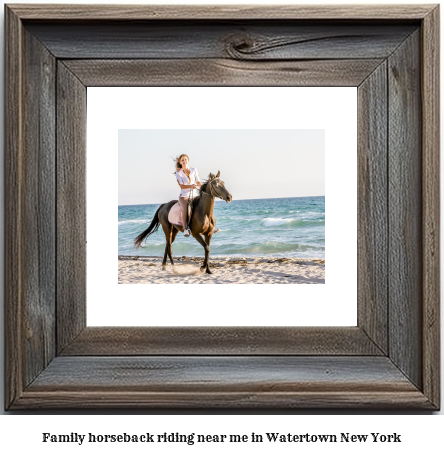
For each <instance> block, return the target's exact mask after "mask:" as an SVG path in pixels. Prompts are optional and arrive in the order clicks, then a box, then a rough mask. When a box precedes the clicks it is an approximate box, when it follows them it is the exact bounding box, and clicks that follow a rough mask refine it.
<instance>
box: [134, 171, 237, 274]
mask: <svg viewBox="0 0 444 456" xmlns="http://www.w3.org/2000/svg"><path fill="white" fill-rule="evenodd" d="M215 198H220V199H222V200H224V201H226V202H227V203H229V202H231V201H232V200H233V197H232V196H231V194H230V193H229V192H228V190H227V189H226V188H225V183H224V182H223V181H222V180H221V179H220V171H219V172H218V173H217V175H216V176H215V175H214V174H211V173H210V174H209V176H208V179H207V180H206V181H204V183H203V184H202V187H201V189H200V195H199V196H197V197H196V198H194V200H193V203H192V204H193V212H192V214H191V220H190V221H189V223H188V226H189V228H190V229H191V235H192V236H193V237H194V239H196V241H197V242H199V244H201V245H202V247H203V248H204V249H205V259H204V262H203V265H202V266H201V268H200V270H201V271H202V272H203V271H204V270H205V274H212V272H211V270H210V266H209V258H210V242H211V236H212V233H213V228H214V227H215V226H216V218H215V217H214V214H213V207H214V200H215ZM176 203H177V200H174V201H170V202H169V203H165V204H162V205H161V206H160V207H159V209H157V211H156V214H155V215H154V218H153V220H152V221H151V224H150V226H149V227H148V228H147V229H146V230H145V231H143V232H142V233H140V234H139V235H138V236H137V237H136V238H135V239H134V247H135V248H136V249H138V248H139V247H140V246H141V244H142V242H143V240H144V239H145V238H146V237H148V236H149V235H150V234H153V233H155V232H156V231H157V230H158V229H159V225H162V228H163V232H164V233H165V239H166V247H165V255H164V256H163V261H162V269H166V262H167V256H168V257H169V258H170V261H171V264H172V265H173V266H174V261H173V250H172V244H173V242H174V239H176V235H177V233H178V232H179V231H181V232H183V230H184V229H183V227H182V226H181V225H173V224H172V223H170V222H169V220H168V213H169V212H170V209H171V208H172V207H173V206H174V205H175V204H176ZM202 235H203V236H204V238H205V239H203V238H202Z"/></svg>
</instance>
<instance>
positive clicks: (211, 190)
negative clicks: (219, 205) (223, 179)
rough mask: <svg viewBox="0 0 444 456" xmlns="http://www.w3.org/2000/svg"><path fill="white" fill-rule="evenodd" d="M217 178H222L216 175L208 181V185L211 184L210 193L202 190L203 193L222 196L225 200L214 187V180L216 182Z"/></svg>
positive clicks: (217, 196)
mask: <svg viewBox="0 0 444 456" xmlns="http://www.w3.org/2000/svg"><path fill="white" fill-rule="evenodd" d="M216 180H220V177H214V178H213V179H211V180H209V181H208V185H209V186H210V193H207V192H204V191H203V190H201V193H205V194H206V195H210V196H214V197H216V198H220V199H221V200H224V201H225V198H222V196H220V195H219V194H218V193H217V192H216V191H215V190H214V188H213V184H212V182H214V181H216Z"/></svg>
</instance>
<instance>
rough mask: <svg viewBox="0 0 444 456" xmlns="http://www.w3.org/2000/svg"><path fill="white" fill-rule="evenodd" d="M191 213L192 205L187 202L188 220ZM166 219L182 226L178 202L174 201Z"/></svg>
mask: <svg viewBox="0 0 444 456" xmlns="http://www.w3.org/2000/svg"><path fill="white" fill-rule="evenodd" d="M192 213H193V209H192V205H191V204H188V220H191V214H192ZM168 221H169V222H170V223H172V224H173V225H180V226H183V220H182V210H181V208H180V204H179V203H176V204H174V206H173V207H172V208H171V209H170V212H168Z"/></svg>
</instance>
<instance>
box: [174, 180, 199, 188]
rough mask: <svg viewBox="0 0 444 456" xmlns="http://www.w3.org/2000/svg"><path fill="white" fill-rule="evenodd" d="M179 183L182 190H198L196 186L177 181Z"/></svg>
mask: <svg viewBox="0 0 444 456" xmlns="http://www.w3.org/2000/svg"><path fill="white" fill-rule="evenodd" d="M177 183H178V184H179V187H180V188H182V189H185V188H196V184H181V183H180V182H179V181H177ZM199 183H200V182H199Z"/></svg>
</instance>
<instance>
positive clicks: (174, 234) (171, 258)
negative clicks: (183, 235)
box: [168, 226, 178, 266]
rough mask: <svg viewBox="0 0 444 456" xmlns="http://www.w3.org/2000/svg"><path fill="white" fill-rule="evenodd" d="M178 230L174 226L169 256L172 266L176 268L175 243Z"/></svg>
mask: <svg viewBox="0 0 444 456" xmlns="http://www.w3.org/2000/svg"><path fill="white" fill-rule="evenodd" d="M177 233H178V230H177V229H176V228H175V227H174V226H173V229H172V230H171V241H170V248H169V250H168V256H169V257H170V261H171V264H172V265H173V266H174V261H173V242H174V239H176V236H177Z"/></svg>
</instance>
